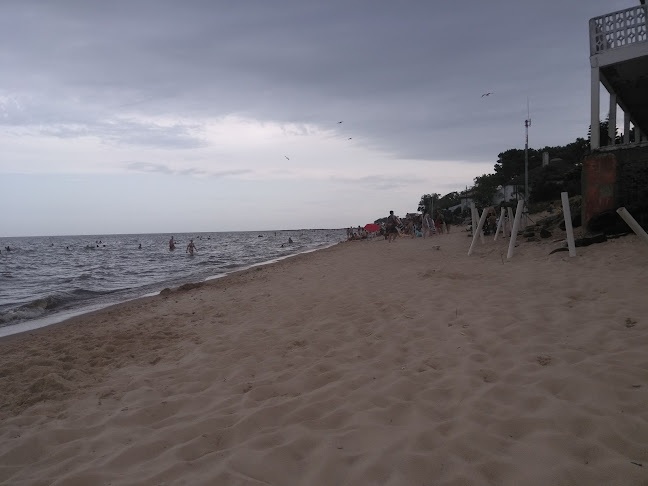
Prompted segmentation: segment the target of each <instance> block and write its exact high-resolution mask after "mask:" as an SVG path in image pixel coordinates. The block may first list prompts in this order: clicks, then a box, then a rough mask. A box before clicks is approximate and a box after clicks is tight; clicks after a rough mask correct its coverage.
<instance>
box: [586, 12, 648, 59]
mask: <svg viewBox="0 0 648 486" xmlns="http://www.w3.org/2000/svg"><path fill="white" fill-rule="evenodd" d="M646 41H647V39H646V6H645V5H639V6H637V7H630V8H626V9H625V10H619V11H618V12H613V13H610V14H607V15H601V16H600V17H594V18H593V19H591V20H590V55H591V56H593V55H595V54H600V53H602V52H605V51H607V50H609V49H615V48H617V47H623V46H629V45H632V44H636V43H638V42H646Z"/></svg>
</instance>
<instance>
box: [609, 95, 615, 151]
mask: <svg viewBox="0 0 648 486" xmlns="http://www.w3.org/2000/svg"><path fill="white" fill-rule="evenodd" d="M616 112H617V95H616V93H615V92H614V91H612V92H611V93H610V115H609V119H608V137H609V138H610V145H614V141H615V140H616Z"/></svg>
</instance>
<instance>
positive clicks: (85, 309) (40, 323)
mask: <svg viewBox="0 0 648 486" xmlns="http://www.w3.org/2000/svg"><path fill="white" fill-rule="evenodd" d="M340 243H344V241H342V242H337V243H331V244H329V245H325V246H323V247H321V248H313V249H307V250H304V251H300V252H297V253H291V254H288V255H284V256H282V257H278V258H271V259H269V260H264V261H261V262H257V263H253V264H250V265H241V267H238V268H235V269H233V270H231V271H225V272H220V273H218V274H215V275H212V276H208V277H205V278H203V279H202V280H199V281H195V280H191V277H189V278H188V279H187V281H186V282H183V283H181V284H179V285H177V286H176V288H177V287H179V286H182V285H186V284H192V283H196V282H207V281H210V280H216V279H219V278H223V277H226V276H228V275H232V274H234V273H236V272H242V271H245V270H248V269H250V268H255V267H258V266H262V265H271V264H273V263H277V262H280V261H282V260H285V259H288V258H292V257H294V256H297V255H302V254H306V253H311V252H315V251H320V250H324V249H326V248H330V247H332V246H335V245H339V244H340ZM157 286H158V284H150V285H147V287H157ZM166 288H168V287H164V288H162V289H160V290H157V291H152V292H151V291H148V292H146V293H144V294H142V295H136V296H135V297H128V298H125V299H124V300H119V301H117V302H105V303H95V304H89V305H84V306H80V307H77V308H73V309H69V310H63V311H59V312H55V313H52V314H49V315H46V316H43V317H39V318H36V319H27V320H23V321H20V322H18V323H16V324H10V325H5V326H2V327H0V340H2V339H3V338H5V337H8V336H13V335H15V334H21V333H24V332H30V331H34V330H37V329H41V328H43V327H50V326H53V325H55V324H60V323H63V322H65V321H67V320H69V319H72V318H74V317H78V316H82V315H85V314H90V313H92V312H96V311H99V310H102V309H105V308H108V307H112V306H115V305H120V304H123V303H126V302H130V301H132V300H137V299H143V298H146V297H154V296H156V295H159V293H160V292H162V291H163V290H164V289H166ZM129 290H131V289H122V290H120V291H123V292H127V291H129ZM133 293H136V292H134V291H133Z"/></svg>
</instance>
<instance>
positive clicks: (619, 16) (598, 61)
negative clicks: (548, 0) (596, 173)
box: [589, 0, 648, 150]
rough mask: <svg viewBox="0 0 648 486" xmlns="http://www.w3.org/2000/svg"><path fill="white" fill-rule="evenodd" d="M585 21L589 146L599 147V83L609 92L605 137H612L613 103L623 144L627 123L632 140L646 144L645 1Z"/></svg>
mask: <svg viewBox="0 0 648 486" xmlns="http://www.w3.org/2000/svg"><path fill="white" fill-rule="evenodd" d="M639 3H640V4H639V5H638V6H636V7H630V8H627V9H624V10H619V11H617V12H612V13H609V14H606V15H601V16H600V17H595V18H593V19H591V20H590V21H589V30H590V33H589V34H590V65H591V68H592V71H591V73H592V74H591V90H592V92H591V96H592V97H591V126H592V130H591V138H590V146H591V148H592V150H597V149H600V150H605V149H606V148H605V147H601V140H600V133H599V120H600V109H601V106H600V85H601V84H603V86H604V87H605V89H607V91H608V92H609V93H610V107H609V113H610V120H609V126H608V138H609V139H611V140H612V142H611V143H612V145H611V146H610V148H612V147H613V146H614V138H615V133H616V127H617V119H616V113H617V106H619V107H620V108H621V110H623V129H622V131H623V136H624V140H623V143H624V144H629V143H630V140H629V134H630V124H631V123H632V125H633V126H634V129H635V144H637V145H643V144H648V38H647V36H646V19H647V18H648V14H647V10H646V1H645V0H640V1H639Z"/></svg>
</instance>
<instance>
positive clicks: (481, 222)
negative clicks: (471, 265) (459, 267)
mask: <svg viewBox="0 0 648 486" xmlns="http://www.w3.org/2000/svg"><path fill="white" fill-rule="evenodd" d="M486 216H488V209H484V210H483V211H482V214H481V218H479V224H478V225H477V233H479V234H480V235H482V234H484V232H483V231H482V227H483V226H484V221H486ZM477 233H475V232H473V238H472V243H470V248H469V249H468V256H470V255H471V254H472V251H473V246H475V241H477Z"/></svg>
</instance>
